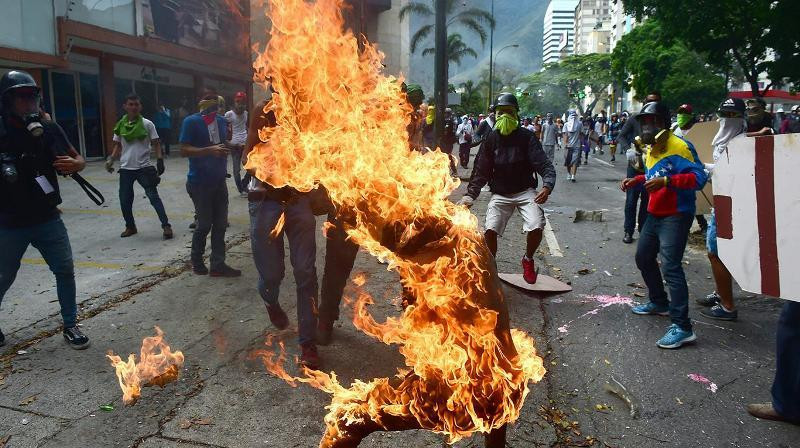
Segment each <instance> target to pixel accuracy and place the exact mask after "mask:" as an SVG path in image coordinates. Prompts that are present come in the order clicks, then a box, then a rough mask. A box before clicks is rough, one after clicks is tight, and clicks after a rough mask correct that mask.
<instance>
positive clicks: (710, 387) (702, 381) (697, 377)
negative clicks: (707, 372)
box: [686, 373, 717, 393]
mask: <svg viewBox="0 0 800 448" xmlns="http://www.w3.org/2000/svg"><path fill="white" fill-rule="evenodd" d="M686 376H687V377H689V379H690V380H692V381H694V382H695V383H700V384H705V385H706V389H708V390H710V391H711V392H712V393H715V392H716V391H717V385H716V384H714V383H712V382H711V380H710V379H708V378H706V377H704V376H703V375H700V374H697V373H690V374H688V375H686Z"/></svg>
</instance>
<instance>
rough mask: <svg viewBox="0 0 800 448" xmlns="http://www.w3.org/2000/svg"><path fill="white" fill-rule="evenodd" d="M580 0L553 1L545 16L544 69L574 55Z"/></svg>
mask: <svg viewBox="0 0 800 448" xmlns="http://www.w3.org/2000/svg"><path fill="white" fill-rule="evenodd" d="M577 4H578V0H551V1H550V4H549V5H547V11H546V12H545V15H544V31H543V36H542V67H544V66H545V65H547V64H550V63H552V62H558V61H560V60H561V59H563V58H565V57H566V56H569V55H571V54H573V40H574V36H575V34H574V28H575V7H576V6H577Z"/></svg>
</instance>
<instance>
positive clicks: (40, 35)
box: [0, 0, 56, 54]
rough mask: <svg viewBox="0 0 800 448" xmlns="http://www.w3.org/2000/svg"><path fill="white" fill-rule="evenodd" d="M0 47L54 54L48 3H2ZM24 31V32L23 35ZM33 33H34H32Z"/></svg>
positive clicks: (12, 0)
mask: <svg viewBox="0 0 800 448" xmlns="http://www.w3.org/2000/svg"><path fill="white" fill-rule="evenodd" d="M0 3H1V4H2V7H3V9H2V13H1V14H0V30H3V31H2V32H0V46H4V47H10V48H19V49H21V50H27V51H36V52H39V53H46V54H55V53H56V37H55V28H54V26H53V22H54V17H53V8H52V5H50V4H49V3H50V2H42V1H31V0H3V1H2V2H0ZM23 30H26V31H27V32H23ZM31 30H36V32H31Z"/></svg>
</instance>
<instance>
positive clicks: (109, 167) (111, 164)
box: [106, 156, 114, 173]
mask: <svg viewBox="0 0 800 448" xmlns="http://www.w3.org/2000/svg"><path fill="white" fill-rule="evenodd" d="M106 171H108V172H109V173H113V172H114V158H113V157H111V156H108V158H107V159H106Z"/></svg>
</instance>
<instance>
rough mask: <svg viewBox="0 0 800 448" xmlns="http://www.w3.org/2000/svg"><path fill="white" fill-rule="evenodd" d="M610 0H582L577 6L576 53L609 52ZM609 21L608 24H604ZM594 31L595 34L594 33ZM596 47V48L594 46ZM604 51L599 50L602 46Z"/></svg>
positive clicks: (575, 27)
mask: <svg viewBox="0 0 800 448" xmlns="http://www.w3.org/2000/svg"><path fill="white" fill-rule="evenodd" d="M609 2H610V0H580V1H579V2H578V4H577V5H576V6H575V26H574V29H573V32H574V34H575V43H574V46H573V48H574V50H575V54H589V53H608V52H609V51H610V50H609V49H608V46H609V43H608V36H609V35H610V31H611V28H610V27H611V24H610V22H611V16H610V10H609ZM604 23H607V24H608V25H604ZM593 33H594V34H593ZM593 47H594V48H593ZM603 47H604V48H605V50H604V51H598V50H599V49H600V48H603Z"/></svg>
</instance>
